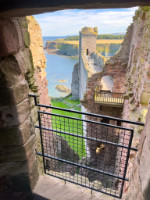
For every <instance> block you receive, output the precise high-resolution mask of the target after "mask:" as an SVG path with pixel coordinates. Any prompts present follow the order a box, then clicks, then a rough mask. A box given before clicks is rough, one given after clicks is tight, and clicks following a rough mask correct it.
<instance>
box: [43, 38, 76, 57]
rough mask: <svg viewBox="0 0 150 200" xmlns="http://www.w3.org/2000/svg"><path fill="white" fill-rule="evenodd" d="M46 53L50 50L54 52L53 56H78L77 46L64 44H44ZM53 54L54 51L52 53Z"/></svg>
mask: <svg viewBox="0 0 150 200" xmlns="http://www.w3.org/2000/svg"><path fill="white" fill-rule="evenodd" d="M45 49H46V51H47V53H51V51H50V50H54V49H55V50H56V51H55V54H59V55H64V56H78V54H79V45H78V44H69V43H65V41H64V42H51V41H48V42H46V47H45ZM53 52H54V51H53Z"/></svg>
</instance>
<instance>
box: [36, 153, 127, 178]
mask: <svg viewBox="0 0 150 200" xmlns="http://www.w3.org/2000/svg"><path fill="white" fill-rule="evenodd" d="M37 155H39V156H42V157H46V158H51V159H54V160H58V161H61V162H64V163H67V164H70V165H74V166H77V167H82V168H84V169H88V170H92V171H94V172H98V173H101V174H105V175H107V176H111V177H113V178H118V179H121V180H125V181H129V179H126V178H125V179H124V178H123V177H121V176H117V175H114V174H112V173H109V172H105V171H102V170H99V169H94V168H92V167H87V166H84V165H80V164H77V163H74V162H71V161H68V160H64V159H61V158H56V157H54V156H51V155H45V154H42V153H40V152H37Z"/></svg>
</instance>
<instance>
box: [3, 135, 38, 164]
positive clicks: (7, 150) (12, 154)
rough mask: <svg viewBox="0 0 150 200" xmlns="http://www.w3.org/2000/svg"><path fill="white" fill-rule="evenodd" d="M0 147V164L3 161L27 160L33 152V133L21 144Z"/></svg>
mask: <svg viewBox="0 0 150 200" xmlns="http://www.w3.org/2000/svg"><path fill="white" fill-rule="evenodd" d="M1 149H2V151H1V152H0V164H2V163H5V162H16V161H27V160H29V159H30V157H31V156H32V155H33V154H35V135H32V136H31V137H30V139H29V140H28V141H27V142H26V143H25V144H24V145H23V146H21V145H20V146H7V147H3V148H1Z"/></svg>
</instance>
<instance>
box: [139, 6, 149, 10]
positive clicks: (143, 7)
mask: <svg viewBox="0 0 150 200" xmlns="http://www.w3.org/2000/svg"><path fill="white" fill-rule="evenodd" d="M140 9H141V10H143V11H149V10H150V6H141V7H140Z"/></svg>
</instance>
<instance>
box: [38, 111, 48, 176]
mask: <svg viewBox="0 0 150 200" xmlns="http://www.w3.org/2000/svg"><path fill="white" fill-rule="evenodd" d="M38 120H39V129H40V138H41V151H42V154H44V146H43V137H42V128H41V116H40V113H39V112H38ZM43 166H44V173H46V166H45V158H44V157H43Z"/></svg>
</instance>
